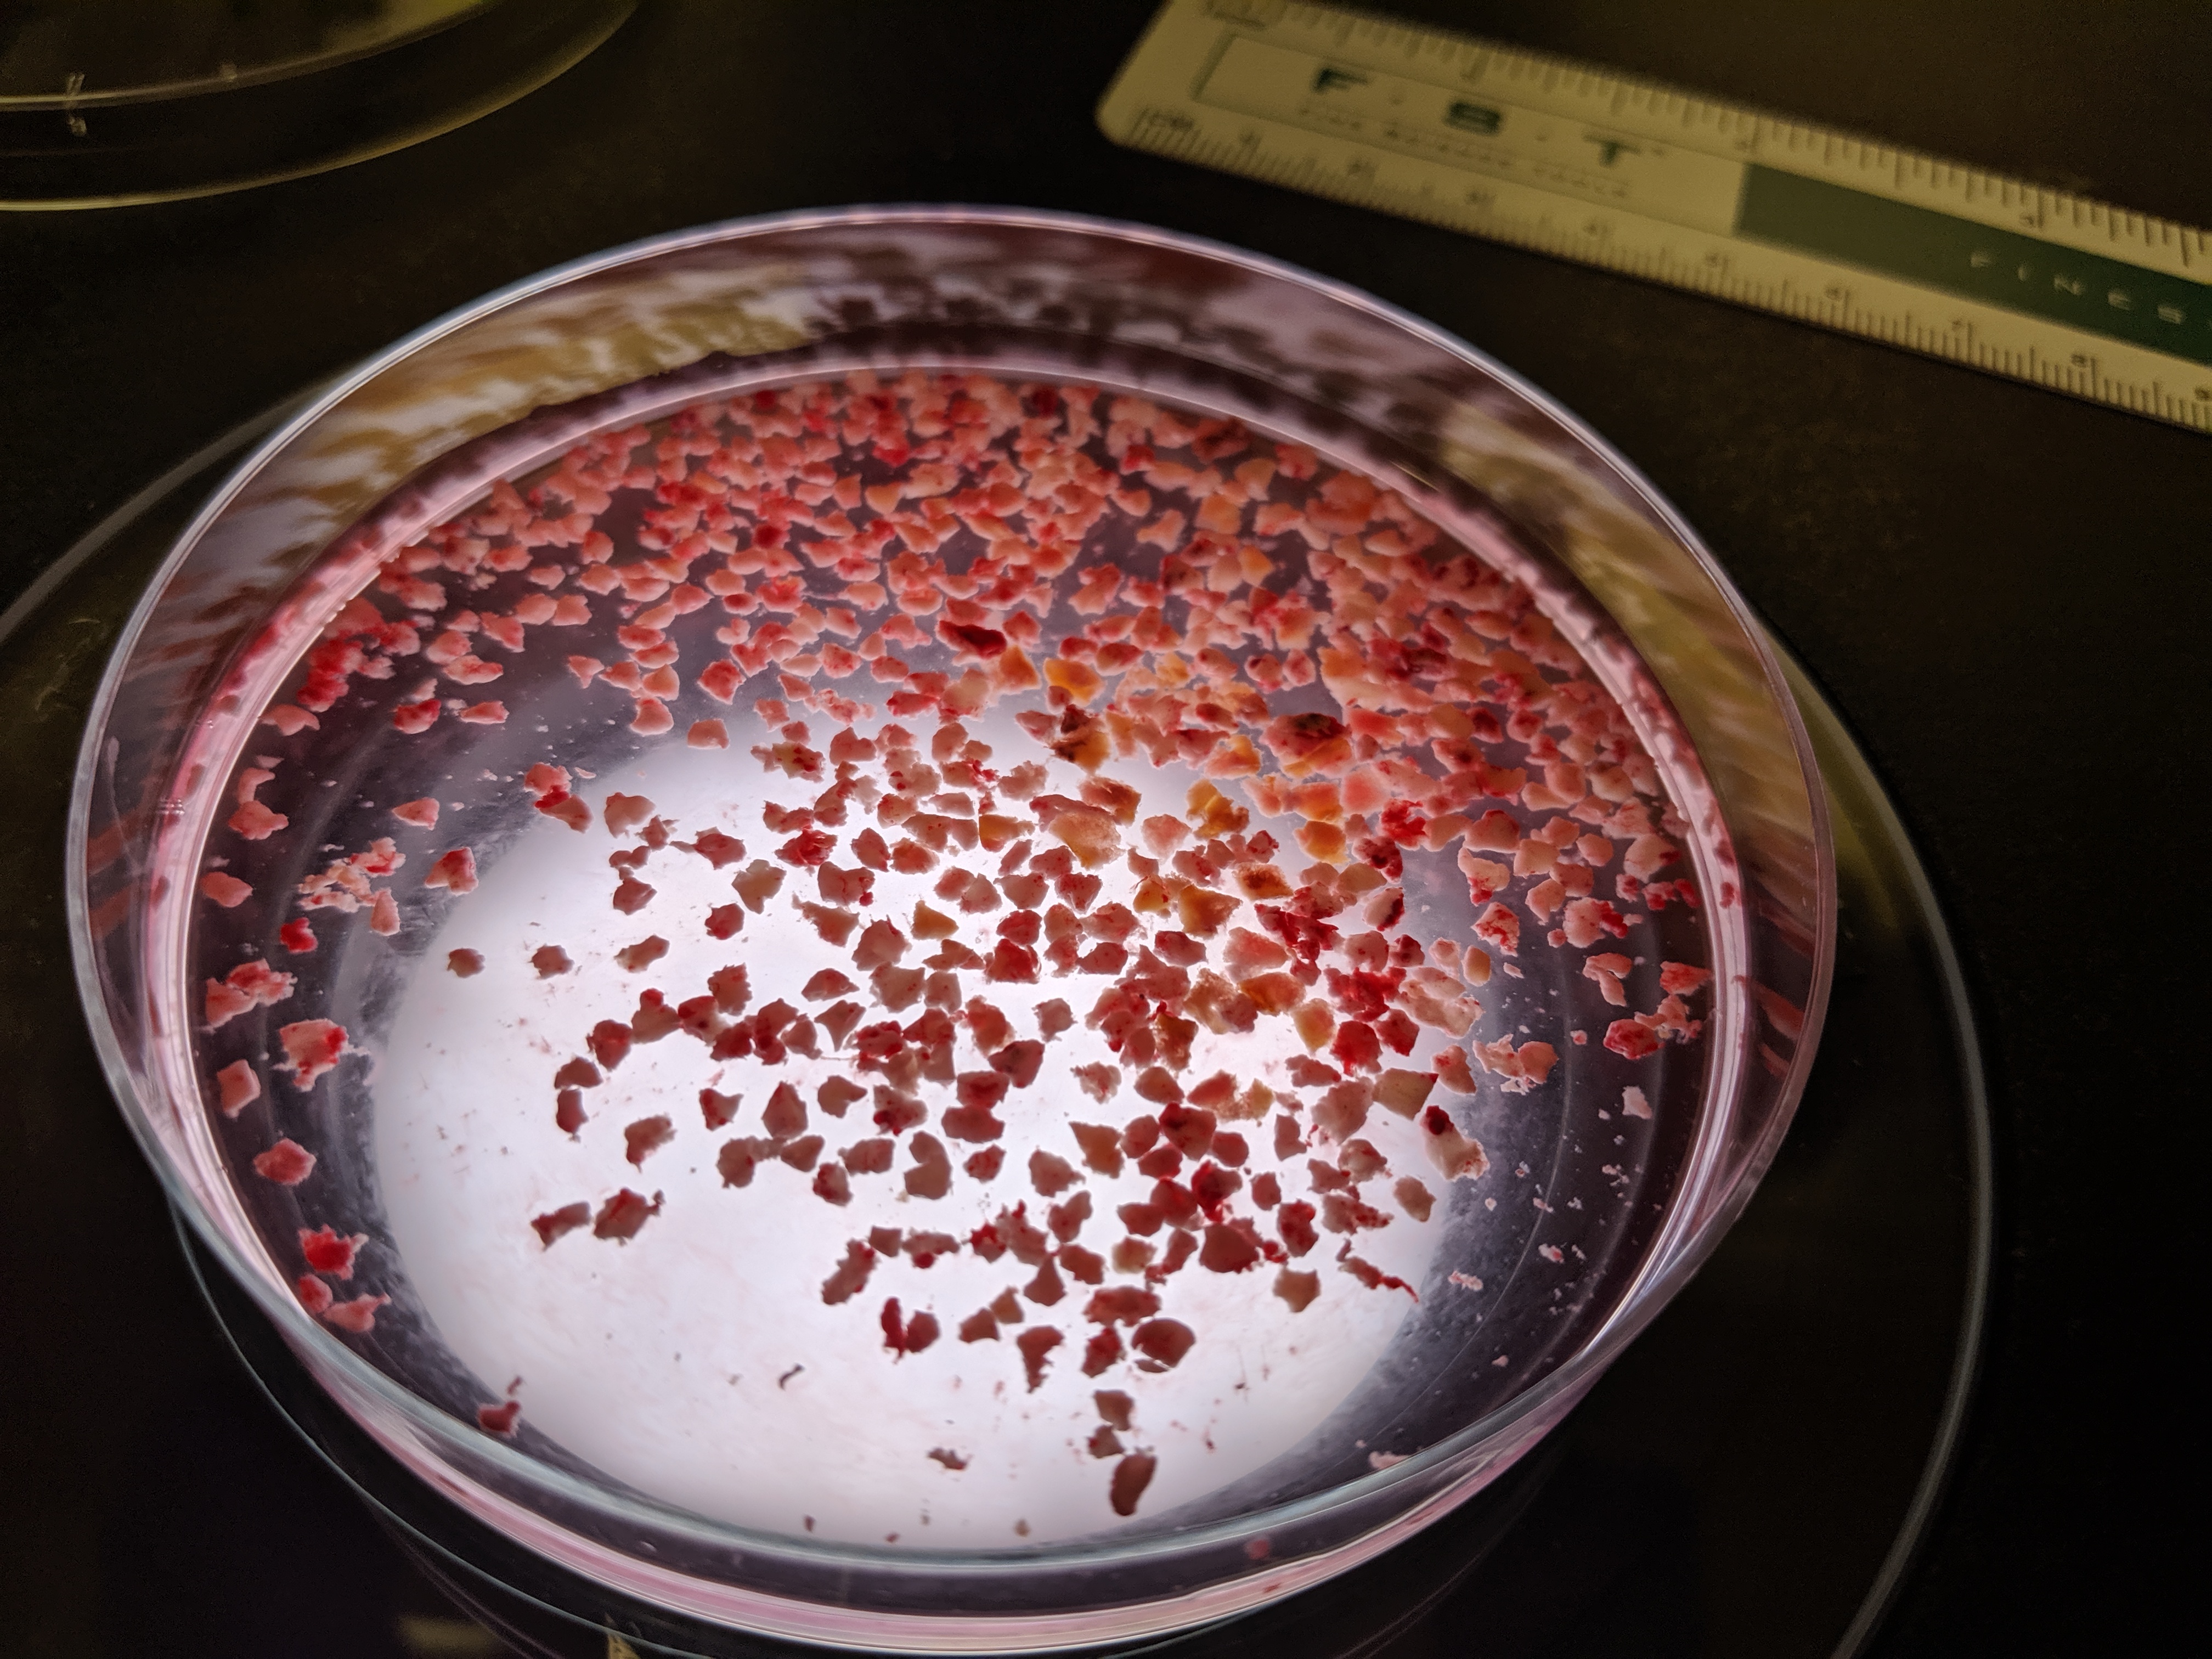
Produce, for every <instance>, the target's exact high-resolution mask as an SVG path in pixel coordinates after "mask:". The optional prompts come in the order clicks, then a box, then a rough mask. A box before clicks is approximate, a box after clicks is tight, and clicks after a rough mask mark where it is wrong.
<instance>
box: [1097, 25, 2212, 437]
mask: <svg viewBox="0 0 2212 1659" xmlns="http://www.w3.org/2000/svg"><path fill="white" fill-rule="evenodd" d="M1098 124H1099V125H1100V126H1101V127H1102V128H1103V130H1104V131H1105V133H1106V135H1107V137H1109V138H1112V139H1114V140H1115V142H1117V143H1123V144H1127V145H1129V146H1131V147H1133V148H1134V149H1146V150H1151V151H1153V152H1155V153H1157V154H1159V155H1168V156H1172V157H1175V158H1177V159H1179V160H1182V161H1193V162H1197V163H1199V164H1200V165H1203V166H1208V167H1218V168H1220V169H1222V170H1224V171H1225V172H1230V173H1243V174H1245V175H1247V176H1248V177H1250V178H1254V179H1263V180H1266V181H1267V182H1269V183H1271V184H1276V185H1285V186H1288V187H1289V188H1291V189H1295V190H1303V191H1309V192H1310V193H1312V194H1314V195H1317V196H1327V197H1335V198H1336V199H1338V200H1340V201H1346V202H1352V203H1355V204H1358V205H1360V206H1364V207H1370V208H1376V209H1379V210H1383V211H1385V212H1390V213H1395V214H1400V215H1402V216H1405V217H1407V218H1413V219H1420V220H1425V221H1427V222H1430V223H1432V224H1437V225H1442V226H1444V227H1446V228H1450V229H1453V230H1459V231H1464V232H1467V233H1468V234H1473V235H1476V236H1481V237H1485V238H1487V239H1489V240H1493V241H1500V242H1510V243H1513V244H1516V245H1517V246H1522V247H1526V248H1532V249H1534V250H1536V251H1538V252H1543V253H1548V254H1553V255H1556V256H1558V257H1559V258H1567V259H1573V260H1577V261H1579V262H1581V263H1583V264H1591V265H1597V266H1601V267H1603V268H1605V269H1607V270H1616V271H1620V272H1623V273H1626V274H1628V275H1631V276H1641V277H1644V278H1647V279H1649V280H1650V281H1653V282H1659V283H1668V284H1670V285H1672V286H1674V287H1676V288H1684V289H1693V290H1695V291H1696V292H1699V293H1701V294H1706V295H1712V296H1714V297H1716V298H1719V299H1724V300H1729V301H1735V303H1737V304H1739V305H1745V306H1750V307H1755V308H1757V309H1759V310H1762V311H1771V312H1775V313H1779V314H1781V315H1784V316H1788V317H1794V318H1796V319H1799V320H1801V321H1804V322H1809V323H1814V324H1818V325H1821V326H1824V327H1826V328H1831V329H1835V330H1838V331H1841V332H1844V333H1850V334H1857V335H1862V336H1864V337H1868V338H1869V339H1875V340H1881V341H1884V342H1886V343H1889V344H1891V345H1894V346H1900V347H1903V348H1905V349H1910V350H1914V351H1919V352H1923V353H1925V354H1926V355H1928V356H1935V357H1942V358H1947V359H1949V360H1950V361H1952V362H1959V363H1964V364H1967V365H1971V366H1972V367H1975V368H1982V369H1986V370H1988V371H1989V372H1990V373H1992V374H2003V375H2008V376H2010V377H2012V378H2014V379H2015V380H2025V381H2029V382H2031V383H2033V384H2034V385H2037V386H2045V387H2048V388H2050V389H2051V390H2053V391H2057V392H2069V393H2071V394H2073V395H2074V396H2075V397H2079V398H2089V399H2093V400H2094V401H2096V402H2099V403H2103V404H2111V405H2112V406H2114V407H2116V408H2120V409H2125V410H2133V411H2134V412H2136V414H2139V415H2147V416H2152V417H2153V418H2154V419H2158V420H2162V421H2169V422H2174V423H2175V424H2177V425H2180V426H2185V427H2190V428H2194V429H2196V430H2197V431H2199V432H2207V433H2212V235H2208V234H2206V233H2205V232H2204V231H2202V230H2197V229H2192V228H2189V227H2187V226H2183V225H2176V224H2172V223H2168V222H2166V221H2163V220H2159V219H2154V218H2150V217H2148V216H2144V215H2142V214H2137V213H2130V212H2126V211H2124V210H2121V209H2118V208H2114V207H2108V206H2106V205H2105V204H2102V203H2099V202H2092V201H2087V200H2084V199H2082V198H2081V197H2075V196H2070V195H2068V194H2065V193H2064V192H2063V191H2052V190H2046V189H2044V188H2042V187H2040V186H2039V185H2031V184H2027V183H2024V182H2022V181H2021V180H2019V179H2008V178H2004V177H2002V176H2000V175H1998V174H1996V173H1984V172H1980V171H1977V170H1975V169H1973V168H1971V167H1961V166H1957V165H1954V164H1953V163H1950V162H1948V161H1938V160H1936V159H1934V158H1932V157H1929V156H1926V155H1917V154H1914V153H1913V152H1911V151H1909V150H1901V149H1896V148H1894V147H1892V146H1888V145H1884V144H1880V143H1874V142H1872V141H1869V140H1866V139H1862V138H1857V137H1850V136H1848V135H1845V134H1842V133H1838V132H1834V131H1828V130H1826V129H1824V128H1820V127H1814V126H1808V125H1803V124H1802V123H1798V122H1794V121H1790V120H1787V119H1785V118H1781V117H1778V116H1773V115H1766V114H1761V113H1759V112H1756V111H1753V110H1747V109H1741V108H1738V107H1735V106H1731V105H1728V104H1723V103H1718V102H1716V101H1714V100H1711V99H1705V98H1699V97H1696V96H1693V95H1692V94H1687V93H1683V92H1679V91H1676V90H1674V89H1673V88H1668V87H1663V86H1659V85H1656V84H1655V83H1652V82H1646V81H1642V80H1638V79H1635V78H1633V77H1631V76H1621V75H1616V74H1613V73H1610V72H1607V71H1605V70H1596V69H1592V68H1589V67H1586V66H1584V65H1582V64H1573V63H1570V62H1567V61H1565V60H1563V59H1559V58H1550V57H1547V56H1544V55H1542V54H1540V53H1535V52H1523V51H1521V50H1519V49H1517V48H1514V47H1508V46H1498V45H1494V44H1492V43H1489V42H1486V41H1481V40H1473V39H1470V38H1468V37H1466V36H1462V35H1454V34H1447V33H1440V32H1437V31H1435V30H1431V29H1425V28H1417V27H1411V26H1409V25H1405V24H1400V23H1395V22H1391V21H1386V20H1384V19H1382V18H1377V17H1372V16H1367V15H1360V14H1358V13H1353V12H1348V11H1343V10H1340V9H1335V8H1334V7H1328V6H1316V5H1303V4H1293V3H1289V0H1168V3H1167V4H1165V5H1164V6H1163V7H1162V8H1161V9H1160V11H1159V13H1158V15H1157V16H1156V17H1154V19H1153V20H1152V26H1151V27H1150V28H1149V29H1148V30H1147V31H1146V34H1145V36H1144V38H1143V40H1140V41H1139V43H1138V45H1137V47H1136V50H1135V51H1134V52H1132V53H1131V54H1130V57H1129V58H1128V61H1127V63H1125V64H1122V66H1121V72H1120V74H1119V75H1117V76H1115V80H1114V83H1113V85H1112V86H1111V87H1109V88H1108V89H1107V92H1106V95H1105V96H1104V98H1103V99H1102V100H1100V103H1099V106H1098Z"/></svg>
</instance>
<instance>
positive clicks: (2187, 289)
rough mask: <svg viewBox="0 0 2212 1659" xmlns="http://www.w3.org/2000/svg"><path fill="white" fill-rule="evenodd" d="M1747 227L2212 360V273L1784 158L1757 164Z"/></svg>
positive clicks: (1777, 241)
mask: <svg viewBox="0 0 2212 1659" xmlns="http://www.w3.org/2000/svg"><path fill="white" fill-rule="evenodd" d="M1735 229H1736V234H1739V235H1741V236H1748V237H1753V238H1756V239H1757V240H1760V241H1763V242H1771V243H1773V244H1774V245H1775V246H1779V247H1788V248H1794V249H1796V250H1797V251H1798V252H1802V253H1811V254H1815V255H1818V256H1819V257H1820V258H1826V259H1833V260H1835V261H1837V262H1838V263H1839V264H1848V265H1856V266H1857V267H1859V268H1860V269H1861V270H1869V271H1873V272H1875V273H1876V274H1878V275H1881V276H1894V277H1897V278H1899V280H1901V281H1904V282H1909V283H1918V284H1920V285H1921V286H1923V287H1925V288H1931V289H1936V290H1938V291H1939V292H1942V293H1945V294H1953V295H1958V296H1959V297H1960V299H1965V300H1978V301H1981V302H1982V303H1984V305H1994V306H2002V307H2004V308H2005V309H2007V310H2008V311H2016V312H2021V313H2026V314H2027V315H2030V316H2035V317H2045V318H2049V319H2051V321H2053V322H2059V323H2064V324H2066V325H2068V326H2069V327H2072V328H2078V329H2080V330H2081V331H2084V332H2086V333H2091V334H2102V335H2104V336H2106V337H2107V338H2110V339H2114V340H2124V341H2126V342H2128V343H2130V345H2139V346H2147V347H2148V348H2150V349H2152V350H2154V351H2162V352H2165V353H2166V354H2168V355H2169V356H2175V357H2180V358H2184V359H2186V360H2187V361H2189V362H2197V363H2212V284H2207V283H2192V282H2191V281H2189V280H2188V279H2187V278H2186V277H2182V276H2167V275H2166V274H2165V273H2164V272H2162V271H2155V270H2144V269H2143V268H2142V266H2141V265H2131V264H2126V263H2125V262H2124V261H2122V260H2118V259H2107V258H2104V257H2103V256H2101V255H2100V254H2094V253H2081V252H2075V251H2074V250H2073V249H2071V248H2064V247H2059V246H2056V245H2055V244H2053V243H2050V242H2045V241H2041V240H2038V239H2037V238H2035V237H2033V236H2023V235H2021V234H2019V233H2018V232H2016V231H2010V230H2001V229H1998V228H1995V227H1993V226H1987V225H1978V224H1975V223H1973V222H1971V221H1968V220H1964V219H1954V218H1953V217H1952V216H1950V215H1948V214H1945V213H1937V212H1934V211H1932V210H1929V209H1927V208H1919V207H1911V206H1908V205H1906V204H1905V203H1902V202H1892V201H1887V200H1885V199H1884V198H1883V197H1879V196H1869V195H1867V194H1865V193H1864V192H1863V191H1856V190H1850V189H1847V188H1845V187H1844V186H1843V185H1832V184H1828V183H1826V182H1825V181H1823V180H1821V179H1807V178H1804V177H1802V176H1801V175H1799V174H1797V173H1781V172H1778V171H1777V170H1775V169H1774V168H1772V167H1758V166H1753V167H1749V168H1747V169H1746V177H1745V179H1744V188H1743V197H1742V200H1741V204H1740V205H1739V207H1738V208H1737V210H1736V222H1735Z"/></svg>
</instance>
